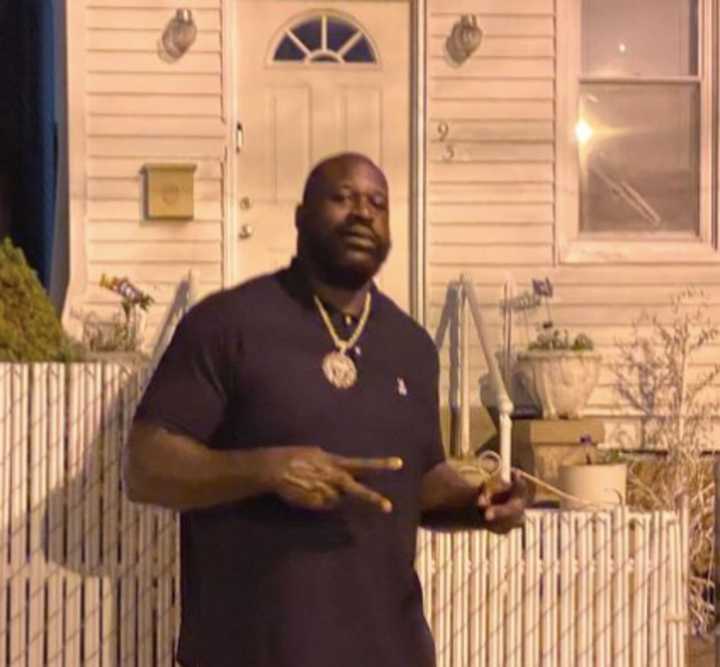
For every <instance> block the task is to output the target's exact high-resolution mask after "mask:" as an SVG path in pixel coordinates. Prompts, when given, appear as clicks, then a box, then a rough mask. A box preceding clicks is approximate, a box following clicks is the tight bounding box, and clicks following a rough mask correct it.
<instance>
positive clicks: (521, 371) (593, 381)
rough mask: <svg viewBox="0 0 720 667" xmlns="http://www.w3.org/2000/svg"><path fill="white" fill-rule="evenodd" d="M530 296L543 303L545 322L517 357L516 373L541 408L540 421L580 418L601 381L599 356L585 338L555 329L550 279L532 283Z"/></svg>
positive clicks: (587, 337)
mask: <svg viewBox="0 0 720 667" xmlns="http://www.w3.org/2000/svg"><path fill="white" fill-rule="evenodd" d="M533 295H534V296H535V298H536V302H538V303H539V302H540V301H541V300H544V301H545V303H546V307H547V310H548V318H547V320H545V321H544V322H543V323H542V325H541V328H540V332H539V333H538V335H537V337H536V338H535V339H534V340H532V341H531V342H530V343H529V345H528V347H527V349H526V350H524V351H522V352H519V353H518V354H517V356H516V360H515V372H516V373H517V374H518V376H519V378H520V381H521V383H522V385H523V386H524V388H525V389H526V390H527V392H528V394H529V395H530V397H531V398H532V400H533V401H534V402H535V403H536V404H537V405H538V406H539V407H540V408H541V410H542V416H543V419H557V418H559V417H566V418H578V417H581V416H582V412H583V409H584V408H585V405H586V404H587V402H588V400H589V398H590V394H591V393H592V391H593V389H594V388H595V386H596V385H597V382H598V379H599V377H600V367H601V362H602V356H601V355H600V354H598V353H597V352H595V350H594V344H593V341H592V340H591V339H590V337H589V336H588V335H587V334H584V333H579V334H577V335H576V336H575V337H573V338H571V336H570V334H569V333H568V331H565V330H560V329H559V328H557V327H556V326H555V325H554V323H553V320H552V317H551V313H550V304H549V300H550V298H551V297H552V296H553V286H552V283H551V282H550V280H549V279H547V278H546V279H545V280H542V281H541V280H533Z"/></svg>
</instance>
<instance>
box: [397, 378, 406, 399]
mask: <svg viewBox="0 0 720 667" xmlns="http://www.w3.org/2000/svg"><path fill="white" fill-rule="evenodd" d="M397 391H398V394H400V396H407V393H408V391H407V386H406V385H405V380H403V379H402V378H398V379H397Z"/></svg>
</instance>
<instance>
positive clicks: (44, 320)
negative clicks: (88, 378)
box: [0, 238, 80, 361]
mask: <svg viewBox="0 0 720 667" xmlns="http://www.w3.org/2000/svg"><path fill="white" fill-rule="evenodd" d="M79 356H80V353H79V350H78V349H77V348H76V346H75V345H74V344H73V343H72V342H71V341H70V339H69V338H68V337H67V336H66V335H65V333H64V332H63V328H62V325H61V324H60V319H59V318H58V316H57V313H56V312H55V309H54V308H53V305H52V303H50V299H49V298H48V296H47V294H46V293H45V290H44V289H43V287H42V285H41V284H40V281H39V280H38V277H37V274H36V273H35V271H33V270H32V269H31V268H30V266H29V265H28V263H27V261H26V260H25V255H24V254H23V252H22V250H20V249H19V248H16V247H15V246H13V244H12V243H11V241H10V239H9V238H6V239H5V240H4V241H3V242H2V243H0V361H71V360H74V359H76V358H78V357H79Z"/></svg>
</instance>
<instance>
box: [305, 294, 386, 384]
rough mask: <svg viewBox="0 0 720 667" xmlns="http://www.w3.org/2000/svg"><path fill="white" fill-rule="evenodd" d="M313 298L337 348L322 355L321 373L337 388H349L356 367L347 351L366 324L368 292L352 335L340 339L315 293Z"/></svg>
mask: <svg viewBox="0 0 720 667" xmlns="http://www.w3.org/2000/svg"><path fill="white" fill-rule="evenodd" d="M313 298H314V299H315V305H316V306H317V309H318V310H319V311H320V317H322V321H323V322H324V323H325V328H326V329H327V330H328V333H329V334H330V338H332V341H333V343H334V344H335V347H336V348H337V350H333V351H332V352H328V353H327V354H326V355H325V356H324V357H323V362H322V369H323V373H325V377H326V378H327V379H328V382H330V384H331V385H333V386H334V387H337V388H338V389H349V388H350V387H352V386H353V385H354V384H355V382H356V381H357V368H356V367H355V363H354V362H353V360H352V359H351V358H350V357H348V356H347V351H348V349H349V348H351V347H352V346H353V345H355V343H356V342H357V341H358V339H359V338H360V336H361V335H362V332H363V329H365V325H366V324H367V321H368V317H369V315H370V303H371V301H372V299H371V297H370V292H368V293H367V294H366V295H365V304H364V305H363V311H362V315H360V321H359V322H358V324H357V326H356V327H355V331H354V332H353V335H352V336H350V338H348V339H347V340H342V338H340V336H338V335H337V332H336V331H335V327H333V324H332V322H331V320H330V316H329V315H328V313H327V311H326V310H325V306H323V304H322V301H320V299H319V298H318V297H317V295H314V296H313Z"/></svg>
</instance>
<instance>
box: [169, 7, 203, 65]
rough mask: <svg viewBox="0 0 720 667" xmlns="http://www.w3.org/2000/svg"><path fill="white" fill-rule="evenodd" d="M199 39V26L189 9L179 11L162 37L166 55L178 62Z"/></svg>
mask: <svg viewBox="0 0 720 667" xmlns="http://www.w3.org/2000/svg"><path fill="white" fill-rule="evenodd" d="M196 37H197V26H196V25H195V21H194V20H193V15H192V12H191V11H190V10H189V9H178V10H177V12H175V16H173V17H172V18H171V19H170V21H169V22H168V24H167V26H165V31H164V32H163V35H162V46H163V49H164V51H165V53H166V54H167V55H168V56H169V57H170V58H171V59H172V60H178V59H179V58H181V57H182V56H184V55H185V53H186V52H187V50H188V49H189V48H190V47H191V46H192V45H193V42H194V41H195V38H196Z"/></svg>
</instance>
